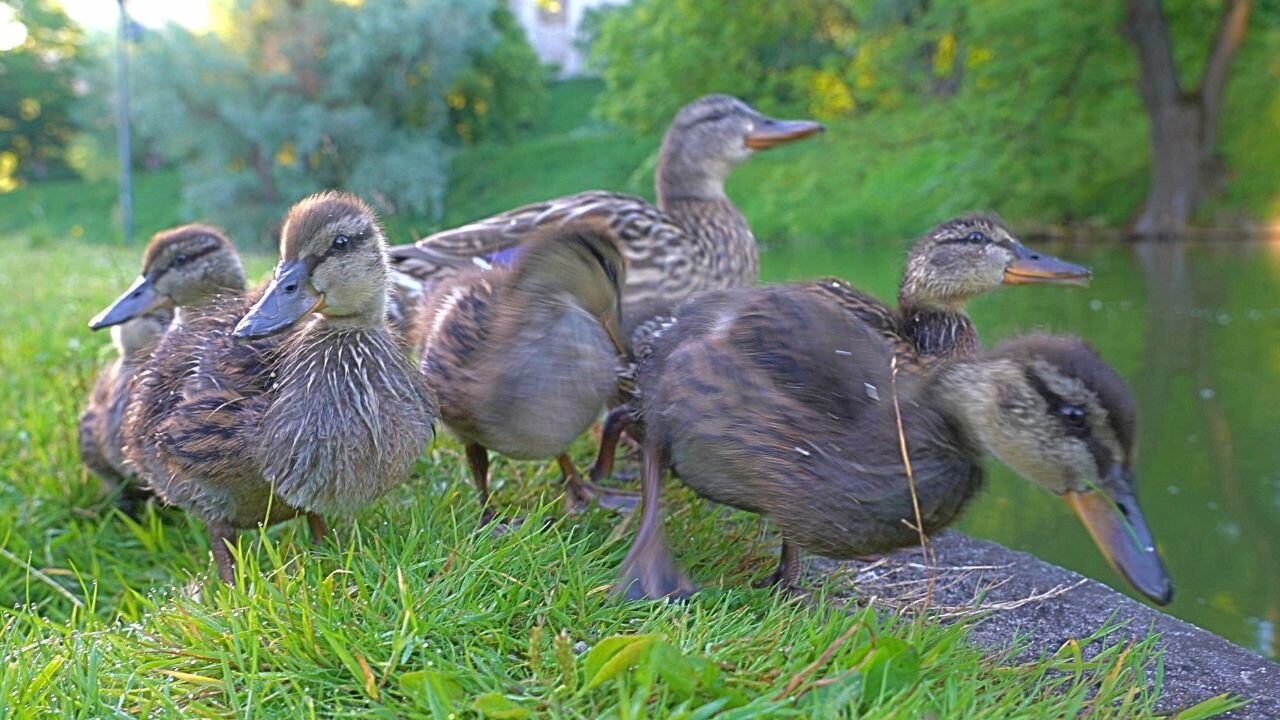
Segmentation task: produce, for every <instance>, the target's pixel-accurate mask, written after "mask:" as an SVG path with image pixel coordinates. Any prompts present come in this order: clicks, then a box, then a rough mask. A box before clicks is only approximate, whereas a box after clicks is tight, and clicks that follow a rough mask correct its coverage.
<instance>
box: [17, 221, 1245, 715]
mask: <svg viewBox="0 0 1280 720" xmlns="http://www.w3.org/2000/svg"><path fill="white" fill-rule="evenodd" d="M3 242H4V243H5V245H4V247H5V249H6V251H7V256H6V263H5V264H4V265H3V266H0V284H2V285H3V286H4V287H6V288H13V289H16V292H13V293H11V294H10V296H9V299H8V300H9V301H8V302H6V303H3V304H0V327H3V328H5V332H4V333H3V334H0V377H2V378H4V379H3V381H2V382H0V404H2V405H3V406H4V407H7V408H10V412H9V413H6V414H5V415H4V416H3V417H2V418H0V716H4V715H12V716H15V717H36V716H47V715H58V716H63V717H101V716H104V715H131V716H164V717H169V716H182V717H213V716H217V717H225V716H228V715H234V716H237V717H258V716H261V717H300V716H306V717H322V716H346V715H355V714H359V715H361V716H370V717H438V718H448V717H479V716H486V717H507V718H519V717H579V718H595V717H619V718H621V717H627V718H639V717H686V718H697V717H712V716H716V717H726V718H733V717H835V716H850V717H853V716H856V717H866V718H878V717H925V716H930V715H932V716H935V717H939V718H950V717H979V716H999V717H1027V718H1032V717H1046V718H1047V717H1064V716H1070V717H1074V716H1078V715H1081V714H1085V715H1090V716H1097V717H1117V718H1131V717H1143V716H1149V715H1150V714H1151V709H1152V707H1153V703H1154V702H1155V699H1156V698H1157V696H1158V694H1159V688H1160V665H1161V659H1160V657H1159V656H1158V655H1157V654H1156V653H1155V652H1154V650H1153V646H1152V643H1151V641H1150V640H1148V641H1146V642H1144V643H1141V644H1138V645H1134V646H1118V645H1114V644H1111V643H1108V642H1107V641H1106V640H1105V639H1098V641H1097V643H1096V645H1095V648H1104V649H1103V651H1102V652H1101V653H1100V654H1098V655H1096V656H1094V655H1091V654H1089V653H1085V654H1084V655H1082V654H1080V652H1079V650H1080V648H1078V647H1075V646H1067V647H1064V648H1063V649H1062V650H1061V651H1060V652H1058V653H1057V654H1055V655H1053V656H1050V657H1045V658H1042V659H1041V660H1040V661H1038V662H1030V663H1027V662H1019V663H1014V662H1012V661H1011V655H1009V654H1003V653H997V654H993V653H990V652H987V651H983V650H979V649H976V648H972V647H970V646H969V645H968V644H967V643H966V642H965V634H966V629H965V627H964V626H963V625H958V626H951V627H942V626H939V625H937V624H935V623H932V622H926V621H921V620H918V619H916V620H913V619H898V618H887V617H877V616H876V615H875V614H873V613H869V612H866V611H862V610H855V611H854V612H852V613H849V612H846V611H845V609H843V608H840V607H835V606H831V605H827V604H824V603H822V602H821V601H822V599H823V597H824V596H825V595H826V594H828V593H830V594H832V595H835V594H836V593H837V592H838V591H841V590H844V589H847V587H841V584H842V583H847V582H848V580H847V579H843V580H842V579H837V578H832V579H828V580H825V581H817V580H816V579H815V580H814V582H816V583H817V584H816V587H815V589H816V597H815V600H816V601H817V602H816V603H814V604H813V605H807V604H802V603H796V602H787V601H784V600H782V599H780V598H777V597H775V596H773V595H771V594H769V593H767V592H765V591H760V590H753V589H750V582H751V580H752V579H754V578H756V577H759V576H761V575H763V574H764V573H765V572H766V571H767V570H768V569H769V568H770V566H771V563H772V562H773V559H774V553H775V552H776V539H775V538H773V537H772V536H771V535H769V534H768V533H766V532H764V531H763V530H762V527H761V525H760V524H759V523H758V522H757V521H756V520H754V519H753V518H751V517H750V516H746V515H741V514H729V513H724V512H721V511H718V510H717V509H715V508H714V507H711V506H708V505H706V504H704V503H701V502H697V501H696V500H695V499H694V498H692V497H690V496H689V495H688V493H684V492H676V493H674V494H673V496H672V498H671V500H670V502H671V507H672V508H673V509H674V512H673V513H672V524H673V527H672V535H673V537H674V538H675V542H674V544H675V550H676V552H677V553H679V555H680V556H681V557H682V559H683V560H684V562H685V563H686V564H687V566H688V567H689V568H690V570H691V572H692V574H693V577H694V579H695V580H696V581H697V582H699V583H700V584H701V585H703V586H704V587H706V588H707V590H706V591H705V592H703V593H700V594H699V595H698V596H696V597H695V598H694V600H692V601H691V602H689V603H688V604H685V605H672V606H667V605H659V604H630V605H619V604H617V603H615V602H614V601H612V600H611V599H610V598H609V596H608V592H607V591H608V587H609V585H610V583H611V581H612V578H613V574H614V572H615V571H616V568H617V567H618V564H619V563H620V561H621V559H622V557H623V555H624V554H625V551H626V547H627V543H628V541H629V536H630V524H629V523H627V522H622V523H619V521H618V519H617V518H615V517H613V516H611V515H609V514H607V513H604V512H590V513H587V514H585V515H583V516H580V517H570V518H564V517H561V515H560V511H559V507H558V504H557V502H556V498H555V495H556V492H555V488H556V485H557V483H556V477H555V476H556V473H555V472H554V471H553V470H552V469H551V468H550V467H549V466H547V465H545V464H536V463H525V464H513V463H507V462H498V463H497V465H496V477H495V484H496V485H497V487H498V488H499V492H498V500H499V502H501V503H503V504H504V505H508V506H513V507H516V508H519V511H520V512H522V513H524V514H526V515H528V516H529V518H530V520H531V521H530V522H527V523H525V524H524V525H523V526H522V528H521V529H519V530H517V531H514V532H511V533H508V534H506V535H503V536H501V537H493V536H492V535H491V534H490V533H489V532H488V531H487V530H485V529H481V528H478V527H477V520H478V517H479V513H480V509H479V507H478V505H477V503H476V501H475V496H474V495H475V494H474V492H473V491H472V489H471V488H470V485H469V482H468V481H467V479H466V477H465V474H464V467H465V464H464V463H463V462H462V453H461V450H460V448H459V446H458V445H457V444H456V443H454V442H453V441H451V440H448V439H443V438H442V439H439V440H438V441H437V442H436V443H435V444H434V446H433V447H432V448H431V449H430V450H429V451H428V452H427V453H425V454H424V455H423V457H422V459H421V461H420V462H419V464H418V467H417V469H416V471H415V473H414V475H413V478H412V479H411V481H410V482H408V483H407V484H406V485H404V486H403V487H401V488H400V489H399V490H397V491H395V492H393V493H392V494H391V495H390V496H389V497H387V498H386V499H384V500H383V501H381V502H379V503H378V504H377V505H376V506H374V507H373V508H370V509H368V510H366V511H364V512H361V513H359V514H358V515H357V516H356V517H355V518H354V519H351V520H348V521H342V522H339V523H338V535H339V538H340V540H339V541H338V542H337V543H336V544H331V545H327V546H324V547H319V548H313V547H310V546H309V545H308V544H307V543H306V542H305V532H304V531H302V530H301V529H299V528H297V527H293V526H290V525H285V526H282V527H278V528H273V529H271V530H270V531H268V532H266V533H246V534H245V535H244V536H243V539H242V545H241V553H242V567H243V568H244V571H245V575H244V578H243V582H242V583H241V585H240V586H239V587H238V588H235V589H231V588H227V587H223V586H221V585H220V584H218V583H217V582H216V581H211V580H209V579H208V578H209V576H210V575H211V573H212V567H211V562H210V559H209V555H208V547H207V543H206V540H205V536H204V534H203V529H202V527H201V526H200V524H199V523H198V522H195V521H193V520H191V519H189V518H187V517H185V516H184V515H182V514H181V513H178V512H176V511H156V510H152V511H150V512H148V513H147V514H146V515H145V516H144V517H143V518H142V520H141V521H140V522H139V523H134V522H131V521H129V520H128V519H126V518H124V517H123V516H121V515H119V514H118V513H116V512H115V511H114V510H113V509H112V507H111V505H110V504H109V502H108V500H107V499H105V498H103V497H101V496H100V491H99V488H98V486H97V484H96V482H94V481H93V480H92V479H91V478H89V477H87V476H86V474H85V472H84V471H83V470H82V469H81V468H80V466H79V465H78V459H77V457H76V449H75V424H74V423H75V418H76V414H77V412H78V410H79V408H80V405H81V402H82V399H83V398H84V397H85V394H86V392H87V390H88V387H89V385H90V382H91V379H92V376H93V374H94V372H95V368H96V366H97V364H98V363H99V362H100V360H101V359H102V358H103V356H104V353H103V350H104V345H105V343H106V338H105V337H103V336H102V335H100V334H97V335H95V334H91V333H89V332H88V331H87V330H86V329H85V327H84V322H85V318H87V317H89V316H90V315H91V314H92V313H93V312H94V311H96V310H97V309H98V308H99V307H101V306H102V305H103V304H105V303H106V302H108V301H109V300H110V299H111V298H112V297H113V296H114V295H115V293H116V292H117V291H118V290H119V289H120V288H121V287H123V286H124V285H125V283H127V282H128V280H129V279H130V278H131V277H132V276H133V274H134V273H135V272H136V270H135V267H136V257H135V253H133V252H124V251H119V250H116V249H112V248H109V247H103V246H102V245H95V244H90V243H88V242H85V241H80V240H63V241H61V242H59V243H58V244H57V245H56V246H54V245H53V244H50V243H45V244H40V246H37V247H28V246H27V245H26V244H25V243H20V242H13V241H12V240H4V241H3ZM250 265H251V268H252V270H253V272H255V273H261V272H263V271H265V270H266V269H267V268H268V267H269V266H270V258H269V257H267V256H256V257H253V258H251V262H250ZM574 454H575V456H576V457H577V458H578V459H579V460H580V461H584V460H585V459H586V458H587V457H588V455H589V454H590V447H589V443H588V441H587V440H586V439H584V440H582V441H580V443H579V445H578V446H577V447H576V448H575V453H574ZM543 520H549V522H548V523H545V524H544V522H542V521H543ZM824 583H825V584H824ZM611 638H613V639H611ZM1090 640H1092V639H1082V641H1083V642H1084V644H1085V645H1088V644H1089V643H1090ZM1086 658H1087V659H1086ZM1222 707H1224V705H1223V704H1222V703H1221V702H1218V703H1214V704H1210V705H1206V706H1201V707H1198V708H1196V709H1194V710H1189V711H1188V712H1187V713H1185V714H1184V715H1183V716H1182V717H1185V718H1192V717H1204V716H1207V715H1209V714H1212V711H1214V710H1216V709H1221V708H1222Z"/></svg>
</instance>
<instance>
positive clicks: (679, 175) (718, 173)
mask: <svg viewBox="0 0 1280 720" xmlns="http://www.w3.org/2000/svg"><path fill="white" fill-rule="evenodd" d="M673 148H674V143H673V142H672V141H671V138H669V137H668V138H667V139H666V140H664V141H663V144H662V152H661V155H660V157H659V159H658V170H657V172H656V173H654V178H653V184H654V189H655V190H656V191H657V196H658V207H660V208H662V209H663V210H666V209H667V208H668V205H669V204H671V203H675V202H679V201H685V202H689V201H702V202H716V201H719V200H728V199H729V196H728V195H726V194H725V192H724V182H725V179H726V178H728V177H729V173H730V172H731V171H732V170H733V166H732V164H730V163H727V162H716V161H707V160H698V161H694V160H690V159H689V158H687V157H684V156H683V155H684V153H680V152H676V151H675V150H673Z"/></svg>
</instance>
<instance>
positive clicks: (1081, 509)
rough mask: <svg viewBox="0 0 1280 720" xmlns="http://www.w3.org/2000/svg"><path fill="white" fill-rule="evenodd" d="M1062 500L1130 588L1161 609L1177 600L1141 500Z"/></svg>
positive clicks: (1125, 496) (1079, 496)
mask: <svg viewBox="0 0 1280 720" xmlns="http://www.w3.org/2000/svg"><path fill="white" fill-rule="evenodd" d="M1062 499H1063V500H1065V501H1066V502H1067V505H1069V506H1071V509H1072V510H1074V511H1075V513H1076V515H1077V516H1078V517H1079V518H1080V522H1082V523H1084V526H1085V527H1086V528H1088V530H1089V534H1090V535H1091V536H1092V537H1093V542H1094V544H1096V545H1097V546H1098V549H1099V550H1101V551H1102V555H1103V556H1104V557H1106V559H1107V562H1108V563H1110V564H1111V567H1112V568H1114V569H1115V570H1116V571H1117V572H1119V573H1120V574H1121V575H1123V576H1124V578H1125V579H1126V580H1128V581H1129V584H1130V585H1132V586H1133V587H1134V588H1135V589H1136V590H1137V591H1138V592H1140V593H1142V594H1143V595H1145V596H1146V597H1147V598H1148V599H1150V600H1151V602H1153V603H1156V604H1157V605H1168V604H1169V601H1170V600H1172V599H1173V581H1172V580H1170V578H1169V571H1168V570H1166V569H1165V567H1164V562H1163V561H1162V560H1161V559H1160V555H1159V553H1157V552H1156V547H1155V540H1153V539H1152V537H1151V530H1150V529H1148V528H1147V521H1146V518H1144V517H1143V516H1142V511H1141V510H1139V509H1138V502H1137V499H1136V498H1135V497H1134V496H1133V495H1132V494H1129V493H1124V492H1119V493H1115V494H1114V495H1113V496H1110V497H1109V496H1108V494H1107V493H1104V492H1103V491H1100V490H1094V491H1089V492H1069V493H1067V494H1065V495H1063V496H1062Z"/></svg>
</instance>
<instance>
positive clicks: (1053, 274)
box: [1004, 245, 1093, 287]
mask: <svg viewBox="0 0 1280 720" xmlns="http://www.w3.org/2000/svg"><path fill="white" fill-rule="evenodd" d="M1092 277H1093V272H1092V271H1090V270H1089V268H1087V267H1081V266H1080V265H1076V264H1074V263H1069V262H1067V261H1065V260H1059V259H1058V258H1056V257H1054V256H1052V255H1045V254H1044V253H1038V252H1032V251H1030V250H1028V249H1027V248H1026V247H1025V246H1023V245H1018V247H1017V249H1016V250H1015V251H1014V255H1013V262H1012V263H1010V264H1009V267H1006V268H1005V269H1004V284H1005V285H1031V284H1038V285H1079V286H1081V287H1085V286H1088V284H1089V279H1090V278H1092Z"/></svg>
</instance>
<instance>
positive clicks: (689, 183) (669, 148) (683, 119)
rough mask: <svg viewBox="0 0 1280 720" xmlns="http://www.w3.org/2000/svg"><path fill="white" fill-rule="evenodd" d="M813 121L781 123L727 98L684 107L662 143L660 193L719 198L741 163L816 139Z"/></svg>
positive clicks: (714, 97)
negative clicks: (798, 142) (725, 183)
mask: <svg viewBox="0 0 1280 720" xmlns="http://www.w3.org/2000/svg"><path fill="white" fill-rule="evenodd" d="M824 129H825V128H824V127H823V125H822V123H818V122H814V121H812V120H778V119H776V118H771V117H768V116H766V115H764V114H762V113H760V112H759V111H757V110H756V109H755V108H753V107H751V106H750V105H748V104H746V103H745V102H743V101H741V100H739V99H737V98H735V97H730V96H728V95H707V96H705V97H702V98H699V99H698V100H695V101H693V102H692V103H689V104H688V105H686V106H684V107H683V108H681V110H680V112H679V113H677V114H676V117H675V120H673V121H672V123H671V127H670V128H669V129H668V130H667V134H666V137H664V138H663V140H662V150H661V153H660V156H659V158H660V159H659V162H658V177H657V183H658V195H659V197H660V198H664V197H677V196H679V197H702V198H705V197H721V196H723V195H724V181H725V179H726V178H728V177H729V173H730V172H731V171H732V170H733V168H734V167H736V166H737V165H738V164H739V163H741V162H742V161H743V160H746V159H747V158H749V157H751V156H752V155H753V154H755V153H756V152H757V151H759V150H767V149H769V148H772V147H776V146H778V145H782V144H785V143H789V142H794V141H796V140H802V139H804V138H807V137H810V136H813V135H816V134H818V133H820V132H822V131H823V130H824Z"/></svg>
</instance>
